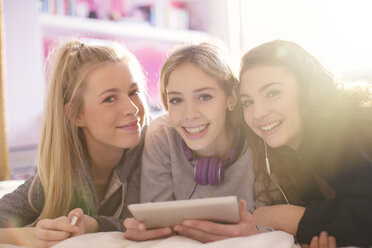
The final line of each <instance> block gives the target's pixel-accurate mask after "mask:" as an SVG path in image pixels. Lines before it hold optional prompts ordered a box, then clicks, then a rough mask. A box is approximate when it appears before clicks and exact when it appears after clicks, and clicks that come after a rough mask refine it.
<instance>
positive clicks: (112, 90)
mask: <svg viewBox="0 0 372 248" xmlns="http://www.w3.org/2000/svg"><path fill="white" fill-rule="evenodd" d="M136 86H138V84H137V83H135V82H134V83H132V84H131V85H130V86H129V89H133V88H135V87H136ZM119 91H120V89H118V88H110V89H107V90H104V91H103V92H101V93H100V94H99V95H98V96H97V97H100V96H102V95H104V94H106V93H116V92H119Z"/></svg>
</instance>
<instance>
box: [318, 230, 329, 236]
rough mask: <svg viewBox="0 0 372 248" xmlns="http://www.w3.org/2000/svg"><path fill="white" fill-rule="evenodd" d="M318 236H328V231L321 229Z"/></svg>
mask: <svg viewBox="0 0 372 248" xmlns="http://www.w3.org/2000/svg"><path fill="white" fill-rule="evenodd" d="M320 236H322V237H326V236H328V233H327V232H326V231H323V232H321V233H320Z"/></svg>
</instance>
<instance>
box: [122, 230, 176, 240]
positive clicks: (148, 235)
mask: <svg viewBox="0 0 372 248" xmlns="http://www.w3.org/2000/svg"><path fill="white" fill-rule="evenodd" d="M169 235H172V229H170V228H169V227H163V228H157V229H151V230H147V231H138V230H136V229H127V231H126V232H125V234H124V237H125V238H126V239H129V240H135V241H145V240H150V239H159V238H165V237H167V236H169Z"/></svg>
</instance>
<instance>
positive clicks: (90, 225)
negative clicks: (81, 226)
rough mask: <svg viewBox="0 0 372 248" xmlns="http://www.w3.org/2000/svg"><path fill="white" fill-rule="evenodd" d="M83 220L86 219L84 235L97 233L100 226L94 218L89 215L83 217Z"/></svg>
mask: <svg viewBox="0 0 372 248" xmlns="http://www.w3.org/2000/svg"><path fill="white" fill-rule="evenodd" d="M84 219H86V233H94V232H99V230H100V225H99V222H98V221H97V220H96V219H95V218H93V217H91V216H89V215H84Z"/></svg>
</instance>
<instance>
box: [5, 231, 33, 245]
mask: <svg viewBox="0 0 372 248" xmlns="http://www.w3.org/2000/svg"><path fill="white" fill-rule="evenodd" d="M33 229H34V228H33V227H23V228H0V244H12V245H19V246H25V245H26V246H27V245H29V244H30V243H31V240H32V237H33Z"/></svg>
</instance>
